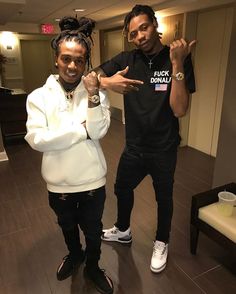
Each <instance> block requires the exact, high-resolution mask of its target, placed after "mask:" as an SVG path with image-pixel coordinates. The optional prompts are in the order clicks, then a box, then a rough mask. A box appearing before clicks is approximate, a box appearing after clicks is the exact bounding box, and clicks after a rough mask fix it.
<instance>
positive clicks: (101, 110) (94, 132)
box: [86, 91, 110, 140]
mask: <svg viewBox="0 0 236 294" xmlns="http://www.w3.org/2000/svg"><path fill="white" fill-rule="evenodd" d="M99 96H100V104H99V105H98V106H97V107H93V108H88V111H87V120H86V129H87V132H88V134H89V137H90V138H91V139H92V140H99V139H101V138H103V137H104V136H105V135H106V133H107V131H108V128H109V126H110V110H109V107H110V104H109V100H108V97H107V94H106V91H99Z"/></svg>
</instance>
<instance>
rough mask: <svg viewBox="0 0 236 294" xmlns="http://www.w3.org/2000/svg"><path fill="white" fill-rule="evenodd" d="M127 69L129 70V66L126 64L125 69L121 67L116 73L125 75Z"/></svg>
mask: <svg viewBox="0 0 236 294" xmlns="http://www.w3.org/2000/svg"><path fill="white" fill-rule="evenodd" d="M128 70H129V67H128V66H126V68H125V69H123V70H119V71H118V72H117V74H119V75H122V76H125V75H126V74H127V72H128Z"/></svg>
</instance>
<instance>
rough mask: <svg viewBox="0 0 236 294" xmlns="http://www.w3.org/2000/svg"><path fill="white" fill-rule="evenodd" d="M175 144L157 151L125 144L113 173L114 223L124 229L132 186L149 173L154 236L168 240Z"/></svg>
mask: <svg viewBox="0 0 236 294" xmlns="http://www.w3.org/2000/svg"><path fill="white" fill-rule="evenodd" d="M176 159H177V148H173V149H172V150H170V151H165V152H159V153H158V154H150V153H148V154H147V153H138V152H136V151H133V150H132V151H131V150H129V149H128V148H125V150H124V151H123V153H122V155H121V158H120V161H119V165H118V170H117V176H116V183H115V194H116V196H117V206H118V215H117V222H116V226H117V227H118V228H119V229H120V230H121V231H125V230H127V228H128V227H129V226H130V217H131V212H132V208H133V204H134V192H133V190H134V189H135V188H136V187H137V186H138V184H139V183H140V182H141V181H142V180H143V179H144V177H145V176H146V175H148V174H149V175H150V176H151V177H152V181H153V187H154V190H155V195H156V201H157V203H158V206H157V230H156V240H159V241H163V242H168V241H169V235H170V230H171V219H172V215H173V183H174V172H175V167H176Z"/></svg>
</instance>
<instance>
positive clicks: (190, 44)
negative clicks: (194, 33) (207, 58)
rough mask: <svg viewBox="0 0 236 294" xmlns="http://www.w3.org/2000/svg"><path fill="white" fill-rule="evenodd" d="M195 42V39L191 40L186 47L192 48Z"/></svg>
mask: <svg viewBox="0 0 236 294" xmlns="http://www.w3.org/2000/svg"><path fill="white" fill-rule="evenodd" d="M196 43H197V41H196V40H193V41H191V42H190V43H189V45H188V47H190V48H192V47H193V46H195V44H196Z"/></svg>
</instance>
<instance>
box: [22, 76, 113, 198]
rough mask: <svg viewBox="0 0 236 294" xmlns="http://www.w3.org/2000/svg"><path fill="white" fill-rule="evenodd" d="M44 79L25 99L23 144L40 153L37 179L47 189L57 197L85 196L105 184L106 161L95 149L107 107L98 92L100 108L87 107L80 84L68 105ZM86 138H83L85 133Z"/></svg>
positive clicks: (54, 84)
mask: <svg viewBox="0 0 236 294" xmlns="http://www.w3.org/2000/svg"><path fill="white" fill-rule="evenodd" d="M57 79H58V76H57V75H50V76H49V78H48V79H47V81H46V83H45V85H44V86H43V87H41V88H38V89H36V90H34V91H33V92H32V93H31V94H30V95H29V96H28V98H27V112H28V119H27V123H26V127H27V134H26V136H25V140H26V141H27V142H28V143H29V144H30V146H31V147H32V148H33V149H35V150H37V151H40V152H43V159H42V176H43V178H44V180H45V181H46V183H47V189H48V190H49V191H51V192H57V193H66V192H67V193H70V192H71V193H72V192H82V191H89V190H92V189H96V188H99V187H101V186H103V185H105V182H106V178H105V176H106V172H107V167H106V161H105V158H104V155H103V152H102V149H101V146H100V144H99V139H101V138H102V137H104V136H105V134H106V133H107V130H108V128H109V125H110V111H109V102H108V99H107V96H106V95H105V93H104V92H100V93H99V94H100V101H101V104H100V105H98V106H96V107H94V108H88V93H87V91H86V89H85V87H84V85H83V82H82V81H81V82H80V84H79V85H78V86H77V88H76V90H75V92H74V96H73V99H72V100H71V101H68V100H67V99H66V97H65V94H64V91H63V89H62V87H61V86H60V84H59V83H58V82H57ZM84 121H86V129H87V132H88V135H89V137H90V138H91V139H87V132H86V129H85V127H84V126H83V124H82V123H83V122H84Z"/></svg>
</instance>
